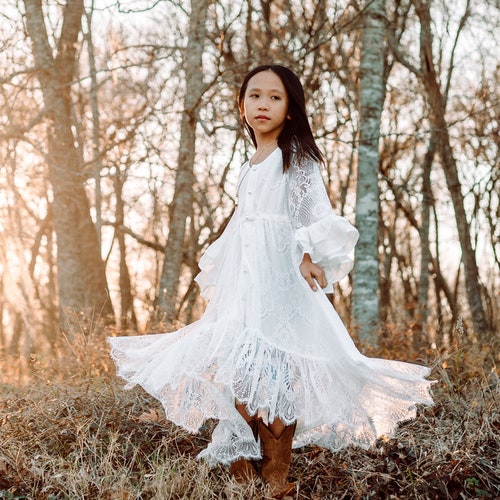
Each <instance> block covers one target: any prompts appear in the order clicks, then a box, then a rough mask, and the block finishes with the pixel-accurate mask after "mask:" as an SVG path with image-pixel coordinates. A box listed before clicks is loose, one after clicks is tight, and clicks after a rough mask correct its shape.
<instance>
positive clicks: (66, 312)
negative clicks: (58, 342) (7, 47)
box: [24, 0, 113, 327]
mask: <svg viewBox="0 0 500 500" xmlns="http://www.w3.org/2000/svg"><path fill="white" fill-rule="evenodd" d="M24 4H25V8H26V26H27V30H28V34H29V36H30V38H31V41H32V48H33V56H34V60H35V64H36V69H37V71H38V79H39V81H40V85H41V89H42V93H43V98H44V103H45V107H46V109H47V111H48V115H49V120H50V123H49V132H48V163H49V178H50V181H51V184H52V188H53V194H54V202H53V209H54V227H55V232H56V236H57V282H58V295H59V312H60V323H61V326H62V327H65V326H66V325H67V321H68V320H69V319H70V318H71V314H70V313H71V312H72V311H73V312H81V311H84V312H87V313H94V312H95V313H96V314H99V315H102V316H103V317H105V318H106V317H109V316H112V314H113V310H112V306H111V302H110V300H109V294H108V287H107V283H106V275H105V267H104V263H103V261H102V258H101V252H100V247H99V242H98V237H97V233H96V230H95V226H94V224H93V222H92V219H91V217H90V211H89V210H90V207H89V202H88V199H87V196H86V193H85V189H84V186H83V180H84V174H83V172H82V164H83V160H82V158H81V155H80V153H79V152H78V150H77V147H76V146H75V139H74V136H73V132H72V125H73V123H72V118H71V82H72V79H73V76H74V68H75V65H76V46H77V42H78V36H79V33H80V29H81V17H82V13H83V1H82V0H74V1H71V2H68V3H67V4H66V5H65V7H64V14H63V15H64V18H63V24H62V29H61V35H60V38H59V41H58V44H57V51H56V55H55V57H54V56H53V54H52V48H51V47H50V44H49V40H48V35H47V31H46V27H45V21H44V17H43V10H42V4H41V0H25V2H24Z"/></svg>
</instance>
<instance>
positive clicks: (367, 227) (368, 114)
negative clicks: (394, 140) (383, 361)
mask: <svg viewBox="0 0 500 500" xmlns="http://www.w3.org/2000/svg"><path fill="white" fill-rule="evenodd" d="M385 19H386V14H385V2H384V0H373V1H369V2H367V6H366V8H365V11H364V27H363V36H362V53H361V82H360V86H361V89H360V118H359V121H360V125H359V150H358V179H357V197H356V225H357V227H358V229H359V233H360V238H359V242H358V245H357V246H356V253H355V264H354V265H355V267H354V287H353V303H354V320H355V324H356V327H357V333H358V337H359V339H360V340H361V341H363V342H365V343H367V344H370V345H375V344H376V343H377V335H378V324H379V299H378V208H379V187H378V171H379V137H380V116H381V113H382V106H383V103H384V95H385V85H384V58H385V49H384V38H385Z"/></svg>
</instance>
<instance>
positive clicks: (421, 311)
mask: <svg viewBox="0 0 500 500" xmlns="http://www.w3.org/2000/svg"><path fill="white" fill-rule="evenodd" d="M435 152H436V138H435V136H434V134H432V136H431V139H430V142H429V146H428V148H427V152H426V154H425V157H424V163H423V165H422V223H421V225H420V229H419V233H420V279H419V285H418V317H417V320H418V323H419V324H420V333H419V334H418V335H415V336H414V337H413V346H414V347H415V350H417V351H418V350H419V349H420V348H421V347H422V345H423V340H424V338H425V337H427V316H428V302H429V266H430V263H431V260H432V255H431V248H430V243H429V227H430V213H431V211H430V209H431V206H432V204H433V199H434V197H433V195H432V187H431V171H432V163H433V161H434V155H435Z"/></svg>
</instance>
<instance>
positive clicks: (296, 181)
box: [288, 161, 359, 292]
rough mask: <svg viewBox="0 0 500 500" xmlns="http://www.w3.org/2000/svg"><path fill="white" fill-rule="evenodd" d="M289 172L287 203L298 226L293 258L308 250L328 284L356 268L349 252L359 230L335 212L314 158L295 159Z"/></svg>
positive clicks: (328, 289) (299, 259)
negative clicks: (309, 159)
mask: <svg viewBox="0 0 500 500" xmlns="http://www.w3.org/2000/svg"><path fill="white" fill-rule="evenodd" d="M288 174H289V195H288V196H289V198H288V206H289V210H290V216H291V220H292V224H293V227H294V228H295V249H294V260H295V261H296V263H297V265H298V264H300V262H302V257H303V256H304V254H305V253H308V254H309V255H310V256H311V259H312V261H313V262H315V263H316V264H318V265H319V266H321V267H322V268H323V269H324V270H325V273H326V278H327V280H328V287H327V288H326V289H324V291H325V292H331V291H332V284H333V283H335V282H337V281H339V280H341V279H342V278H343V277H344V276H346V275H347V274H348V273H349V272H350V271H351V269H352V267H353V261H352V259H351V258H350V256H349V254H350V253H351V252H352V250H353V249H354V246H355V245H356V242H357V241H358V236H359V234H358V231H357V229H356V228H355V227H354V226H352V225H351V224H350V222H349V221H348V220H347V219H345V218H344V217H341V216H339V215H336V214H335V213H334V212H333V209H332V206H331V203H330V200H329V198H328V195H327V193H326V188H325V184H324V182H323V178H322V177H321V173H320V170H319V164H318V163H317V162H314V161H303V162H301V163H300V164H298V163H296V162H292V165H291V167H290V169H289V171H288Z"/></svg>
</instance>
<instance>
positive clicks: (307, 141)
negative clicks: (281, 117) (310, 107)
mask: <svg viewBox="0 0 500 500" xmlns="http://www.w3.org/2000/svg"><path fill="white" fill-rule="evenodd" d="M268 70H271V71H272V72H273V73H275V74H276V75H278V77H279V78H280V80H281V81H282V83H283V85H284V87H285V89H286V93H287V95H288V116H289V117H290V119H287V120H286V124H285V128H284V129H283V130H282V132H281V133H280V135H279V137H278V146H279V147H280V149H281V151H282V152H283V172H286V171H287V170H288V169H289V168H290V164H291V161H292V157H295V159H296V160H297V161H298V162H299V163H300V162H301V161H303V160H316V161H318V162H320V163H323V155H322V154H321V151H320V150H319V148H318V146H317V145H316V142H315V140H314V137H313V134H312V131H311V127H310V125H309V120H308V119H307V114H306V101H305V96H304V88H303V87H302V84H301V83H300V80H299V79H298V77H297V75H296V74H295V73H294V72H293V71H292V70H291V69H289V68H287V67H286V66H281V65H279V64H266V65H263V66H258V67H257V68H254V69H253V70H252V71H250V73H248V75H247V76H246V77H245V79H244V80H243V84H242V85H241V88H240V93H239V96H238V106H239V108H240V116H241V119H242V121H243V124H244V126H245V128H246V130H247V132H248V134H249V135H250V138H251V139H252V142H253V145H254V146H255V147H257V141H256V139H255V132H254V131H253V129H252V127H250V125H249V124H248V122H247V121H246V120H245V116H244V106H243V104H244V99H245V92H246V89H247V86H248V82H249V80H250V78H252V77H253V76H255V75H256V74H257V73H260V72H262V71H268Z"/></svg>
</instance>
